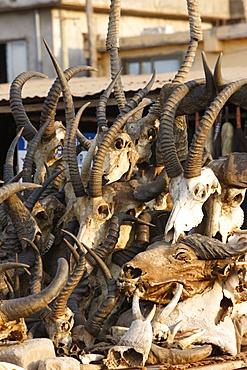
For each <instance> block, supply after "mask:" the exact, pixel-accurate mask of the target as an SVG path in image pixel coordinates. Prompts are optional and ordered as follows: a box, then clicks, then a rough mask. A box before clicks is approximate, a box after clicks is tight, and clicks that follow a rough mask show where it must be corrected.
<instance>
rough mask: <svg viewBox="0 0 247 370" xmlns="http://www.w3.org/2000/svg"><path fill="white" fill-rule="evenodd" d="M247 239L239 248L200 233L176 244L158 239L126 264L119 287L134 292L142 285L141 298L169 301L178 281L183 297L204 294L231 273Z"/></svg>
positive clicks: (129, 293) (246, 247) (244, 248)
mask: <svg viewBox="0 0 247 370" xmlns="http://www.w3.org/2000/svg"><path fill="white" fill-rule="evenodd" d="M246 249H247V246H246V242H245V241H244V242H242V243H240V244H239V245H238V246H237V247H235V246H234V247H233V246H231V245H229V244H225V243H222V242H220V241H219V240H216V239H212V238H209V237H207V236H203V235H200V234H192V235H189V236H186V237H185V238H183V239H181V240H180V241H179V242H177V243H176V244H174V245H171V246H170V245H168V244H167V243H165V242H164V241H159V242H156V243H154V244H153V245H152V249H148V250H147V251H145V252H142V253H139V254H138V255H136V256H135V257H134V258H133V259H132V260H131V261H129V262H127V263H125V264H124V265H123V267H122V271H121V273H120V275H119V279H118V284H119V287H120V288H122V289H124V290H125V291H126V294H127V295H133V292H134V291H135V289H136V288H137V287H138V289H139V296H140V298H141V299H144V300H149V301H152V302H156V303H160V304H167V303H168V302H170V300H171V298H172V297H173V295H174V290H175V289H176V286H177V283H179V284H182V285H183V292H182V294H181V300H184V299H186V298H190V297H193V296H194V295H196V294H201V293H203V292H204V290H205V289H206V288H207V287H210V286H212V284H213V281H216V280H217V279H219V278H222V277H224V279H225V277H226V276H225V275H224V274H225V273H228V274H229V273H230V270H231V268H230V267H231V266H232V265H234V260H233V259H232V257H233V256H238V255H242V254H244V253H245V250H246Z"/></svg>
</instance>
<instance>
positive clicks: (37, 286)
mask: <svg viewBox="0 0 247 370" xmlns="http://www.w3.org/2000/svg"><path fill="white" fill-rule="evenodd" d="M23 239H24V240H25V241H26V242H27V243H28V244H29V245H30V246H31V247H32V248H33V250H34V254H35V271H34V273H33V274H32V275H33V279H32V284H31V290H30V291H31V293H32V294H35V293H39V292H40V291H41V286H42V276H43V263H42V258H41V255H40V252H39V249H38V247H37V246H36V245H35V244H34V243H33V242H32V240H29V239H27V238H23Z"/></svg>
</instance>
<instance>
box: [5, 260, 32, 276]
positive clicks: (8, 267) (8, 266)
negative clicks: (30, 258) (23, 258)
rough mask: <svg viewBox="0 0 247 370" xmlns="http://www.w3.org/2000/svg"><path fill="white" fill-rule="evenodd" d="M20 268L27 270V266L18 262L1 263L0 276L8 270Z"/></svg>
mask: <svg viewBox="0 0 247 370" xmlns="http://www.w3.org/2000/svg"><path fill="white" fill-rule="evenodd" d="M21 267H22V268H29V265H27V264H25V263H19V262H3V263H0V274H2V273H3V272H5V271H8V270H11V269H17V268H21Z"/></svg>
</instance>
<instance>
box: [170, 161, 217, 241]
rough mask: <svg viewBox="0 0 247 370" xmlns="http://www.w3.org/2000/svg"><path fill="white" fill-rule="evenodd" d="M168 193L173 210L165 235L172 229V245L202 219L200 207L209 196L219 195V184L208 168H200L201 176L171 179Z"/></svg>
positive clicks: (180, 176)
mask: <svg viewBox="0 0 247 370" xmlns="http://www.w3.org/2000/svg"><path fill="white" fill-rule="evenodd" d="M169 192H170V196H171V199H172V202H173V209H172V211H171V215H170V217H169V219H168V222H167V225H166V228H165V235H166V237H167V239H170V236H169V235H167V234H168V232H169V231H170V230H172V228H174V236H173V243H174V242H176V241H177V240H178V238H179V236H180V235H183V233H184V232H185V231H189V230H191V229H192V228H193V227H196V226H197V225H198V224H199V223H200V222H201V221H202V218H203V212H202V206H203V204H204V203H205V202H206V200H207V199H208V198H209V196H210V195H211V194H214V193H215V192H217V193H218V194H220V192H221V187H220V183H219V181H218V179H217V177H216V176H215V174H214V172H213V171H212V170H211V169H210V168H206V167H204V168H202V171H201V175H200V176H197V177H192V178H185V177H184V176H183V174H181V175H179V176H177V177H174V178H172V179H171V182H170V185H169Z"/></svg>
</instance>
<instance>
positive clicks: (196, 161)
mask: <svg viewBox="0 0 247 370" xmlns="http://www.w3.org/2000/svg"><path fill="white" fill-rule="evenodd" d="M245 84H247V80H246V79H243V80H239V81H235V82H232V83H230V84H228V85H227V86H226V87H225V88H224V89H223V90H222V91H221V92H220V93H219V94H218V95H217V96H216V98H215V99H214V101H213V102H212V103H211V104H210V106H209V107H208V109H207V110H206V112H205V114H204V116H203V117H202V119H201V121H200V123H199V125H198V126H197V130H196V132H195V134H194V137H193V140H192V143H191V145H190V148H189V154H188V157H187V160H186V163H185V169H184V177H186V178H188V179H189V178H192V177H196V176H200V174H201V168H202V155H203V150H204V146H205V143H206V139H207V136H208V133H209V130H210V128H211V126H212V125H213V123H214V121H215V119H216V117H217V116H218V114H219V112H220V111H221V109H222V107H223V106H224V105H225V103H226V101H227V100H228V99H229V97H230V96H231V95H232V94H233V93H234V92H236V91H237V90H239V89H240V88H241V87H242V86H243V85H245Z"/></svg>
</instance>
